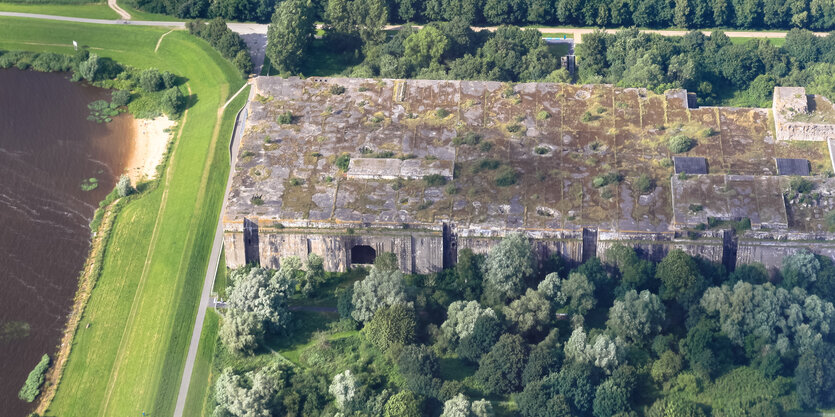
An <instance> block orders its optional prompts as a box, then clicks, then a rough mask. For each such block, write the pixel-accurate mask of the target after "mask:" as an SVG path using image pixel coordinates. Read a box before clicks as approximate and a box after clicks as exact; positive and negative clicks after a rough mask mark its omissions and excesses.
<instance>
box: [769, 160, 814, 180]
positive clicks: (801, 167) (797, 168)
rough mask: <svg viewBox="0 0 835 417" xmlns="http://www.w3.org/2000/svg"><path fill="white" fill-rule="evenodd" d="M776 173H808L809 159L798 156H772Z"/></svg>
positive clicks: (804, 174)
mask: <svg viewBox="0 0 835 417" xmlns="http://www.w3.org/2000/svg"><path fill="white" fill-rule="evenodd" d="M774 161H775V163H776V164H777V175H801V176H807V175H809V172H810V169H809V160H808V159H800V158H774Z"/></svg>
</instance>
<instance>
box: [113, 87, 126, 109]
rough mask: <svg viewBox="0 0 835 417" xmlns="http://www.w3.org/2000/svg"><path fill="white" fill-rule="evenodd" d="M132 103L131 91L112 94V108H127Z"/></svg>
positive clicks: (115, 91) (114, 91) (116, 91)
mask: <svg viewBox="0 0 835 417" xmlns="http://www.w3.org/2000/svg"><path fill="white" fill-rule="evenodd" d="M128 103H130V91H127V90H113V91H112V92H111V93H110V108H111V109H117V108H119V107H122V106H127V105H128Z"/></svg>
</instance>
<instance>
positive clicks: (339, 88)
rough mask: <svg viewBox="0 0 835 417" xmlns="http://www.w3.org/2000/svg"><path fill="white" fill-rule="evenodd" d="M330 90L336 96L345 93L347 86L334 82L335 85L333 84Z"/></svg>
mask: <svg viewBox="0 0 835 417" xmlns="http://www.w3.org/2000/svg"><path fill="white" fill-rule="evenodd" d="M330 92H331V94H333V95H335V96H338V95H341V94H344V93H345V87H343V86H341V85H339V84H334V85H332V86H331V88H330Z"/></svg>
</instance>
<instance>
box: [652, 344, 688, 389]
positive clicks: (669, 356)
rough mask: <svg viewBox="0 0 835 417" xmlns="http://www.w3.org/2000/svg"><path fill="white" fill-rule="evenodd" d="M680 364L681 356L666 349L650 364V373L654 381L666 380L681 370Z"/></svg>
mask: <svg viewBox="0 0 835 417" xmlns="http://www.w3.org/2000/svg"><path fill="white" fill-rule="evenodd" d="M682 366H683V364H682V361H681V356H679V355H678V354H676V353H675V352H673V351H672V350H668V351H665V352H664V353H662V354H661V357H660V358H658V360H657V361H655V362H654V363H653V364H652V369H651V371H650V375H651V376H652V379H654V380H655V381H656V382H662V383H663V382H667V381H669V380H670V378H672V377H674V376H676V375H678V373H679V372H681V369H682Z"/></svg>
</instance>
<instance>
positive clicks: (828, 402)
mask: <svg viewBox="0 0 835 417" xmlns="http://www.w3.org/2000/svg"><path fill="white" fill-rule="evenodd" d="M794 380H795V384H796V385H797V395H798V397H799V399H800V403H801V405H803V406H804V407H809V408H829V407H832V406H833V405H835V345H832V344H829V343H818V344H817V345H816V346H815V347H814V348H813V349H809V350H808V351H807V352H806V353H804V354H803V355H801V356H800V360H799V361H798V364H797V369H796V370H795V373H794Z"/></svg>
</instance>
